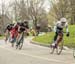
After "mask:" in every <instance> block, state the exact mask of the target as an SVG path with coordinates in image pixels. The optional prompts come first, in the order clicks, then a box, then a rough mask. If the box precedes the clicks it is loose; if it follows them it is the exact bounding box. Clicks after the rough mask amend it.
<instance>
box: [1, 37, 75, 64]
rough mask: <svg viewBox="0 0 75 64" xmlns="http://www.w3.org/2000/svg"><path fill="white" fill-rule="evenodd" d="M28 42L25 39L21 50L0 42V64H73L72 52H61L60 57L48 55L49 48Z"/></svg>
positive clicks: (74, 61) (27, 39) (2, 41)
mask: <svg viewBox="0 0 75 64" xmlns="http://www.w3.org/2000/svg"><path fill="white" fill-rule="evenodd" d="M30 40H31V38H30V37H29V38H26V39H25V41H24V46H23V49H22V50H18V49H17V50H16V49H15V47H14V48H12V47H11V45H10V43H7V44H6V43H5V42H4V40H0V64H75V59H74V58H73V52H72V50H70V49H68V50H63V52H62V54H61V55H56V53H54V54H50V52H49V50H50V49H49V48H47V47H43V46H38V45H34V44H31V43H30Z"/></svg>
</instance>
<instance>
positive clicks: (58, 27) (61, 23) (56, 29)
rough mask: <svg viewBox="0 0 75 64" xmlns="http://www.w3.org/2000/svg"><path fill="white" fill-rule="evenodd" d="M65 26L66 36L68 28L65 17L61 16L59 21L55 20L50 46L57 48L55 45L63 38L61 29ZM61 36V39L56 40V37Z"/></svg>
mask: <svg viewBox="0 0 75 64" xmlns="http://www.w3.org/2000/svg"><path fill="white" fill-rule="evenodd" d="M64 28H66V36H67V37H68V36H69V30H68V22H67V19H66V18H61V19H60V20H59V21H57V23H56V25H55V26H54V32H55V36H54V41H53V43H52V45H51V46H52V47H54V48H57V45H58V44H59V43H60V42H61V41H62V39H63V29H64ZM58 36H61V39H60V41H59V42H57V37H58Z"/></svg>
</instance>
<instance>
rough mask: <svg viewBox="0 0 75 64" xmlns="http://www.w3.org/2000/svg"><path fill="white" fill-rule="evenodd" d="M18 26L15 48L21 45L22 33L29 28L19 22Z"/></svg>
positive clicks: (24, 23)
mask: <svg viewBox="0 0 75 64" xmlns="http://www.w3.org/2000/svg"><path fill="white" fill-rule="evenodd" d="M18 25H19V27H18V37H17V43H16V47H17V48H18V46H19V45H20V44H22V45H23V41H24V33H25V31H27V29H28V28H29V27H28V25H27V23H26V22H21V23H19V24H18ZM19 49H21V48H19Z"/></svg>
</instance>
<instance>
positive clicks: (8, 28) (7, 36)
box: [5, 24, 14, 42]
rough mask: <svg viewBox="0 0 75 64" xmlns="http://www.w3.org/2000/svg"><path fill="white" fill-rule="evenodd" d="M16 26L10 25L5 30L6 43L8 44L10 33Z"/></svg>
mask: <svg viewBox="0 0 75 64" xmlns="http://www.w3.org/2000/svg"><path fill="white" fill-rule="evenodd" d="M13 25H14V24H8V25H7V26H6V28H5V41H6V42H7V40H8V38H9V35H10V31H11V30H12V27H13Z"/></svg>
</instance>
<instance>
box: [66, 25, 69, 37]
mask: <svg viewBox="0 0 75 64" xmlns="http://www.w3.org/2000/svg"><path fill="white" fill-rule="evenodd" d="M66 33H67V34H66V36H69V30H68V24H66Z"/></svg>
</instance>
